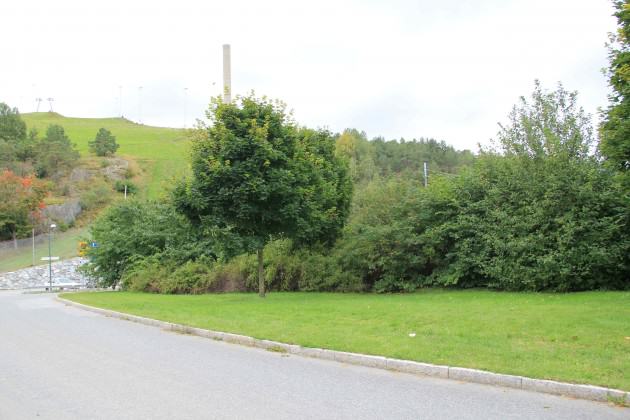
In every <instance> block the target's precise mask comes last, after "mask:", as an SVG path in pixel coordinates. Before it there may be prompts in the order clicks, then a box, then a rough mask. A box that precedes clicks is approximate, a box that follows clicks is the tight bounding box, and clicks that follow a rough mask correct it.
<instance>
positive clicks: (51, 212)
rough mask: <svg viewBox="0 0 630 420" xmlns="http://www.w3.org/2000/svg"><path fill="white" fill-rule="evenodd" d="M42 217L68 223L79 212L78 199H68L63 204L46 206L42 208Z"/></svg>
mask: <svg viewBox="0 0 630 420" xmlns="http://www.w3.org/2000/svg"><path fill="white" fill-rule="evenodd" d="M43 213H44V217H45V218H47V219H50V220H55V221H58V222H63V223H65V224H67V225H68V224H70V223H72V222H74V220H75V219H76V218H77V216H78V215H79V214H80V213H81V205H80V204H79V200H78V199H76V198H75V199H72V200H68V201H66V202H65V203H63V204H53V205H50V206H46V208H45V209H44V210H43Z"/></svg>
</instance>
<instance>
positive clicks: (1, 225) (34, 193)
mask: <svg viewBox="0 0 630 420" xmlns="http://www.w3.org/2000/svg"><path fill="white" fill-rule="evenodd" d="M47 192H48V186H47V184H46V183H45V182H43V181H41V180H39V179H37V178H35V177H34V176H26V177H20V176H18V175H16V174H14V173H13V172H11V171H9V170H4V171H2V172H1V173H0V240H4V239H10V238H12V239H14V240H15V239H16V238H17V237H18V236H21V235H23V234H24V233H26V232H28V230H29V229H30V228H31V227H32V226H33V224H34V223H35V222H36V221H37V220H38V219H39V218H40V217H41V210H42V209H43V208H44V203H43V201H42V200H43V199H44V197H45V196H46V194H47Z"/></svg>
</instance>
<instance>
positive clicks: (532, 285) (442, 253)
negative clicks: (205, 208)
mask: <svg viewBox="0 0 630 420" xmlns="http://www.w3.org/2000/svg"><path fill="white" fill-rule="evenodd" d="M362 136H363V135H362V134H359V133H357V132H355V131H347V132H345V133H344V134H343V135H342V136H341V137H340V138H339V140H338V142H337V153H338V154H340V155H345V156H346V158H348V159H349V160H350V163H351V165H350V168H351V171H353V172H352V173H353V177H354V180H355V183H356V188H355V194H354V197H353V202H352V208H351V212H350V218H349V221H348V223H347V224H346V226H345V227H344V229H343V235H342V236H341V237H340V238H339V239H338V240H337V241H336V243H335V244H334V246H333V247H332V248H330V249H324V248H319V247H318V246H317V245H313V244H309V245H308V246H305V245H304V244H302V245H301V247H298V244H296V243H291V242H290V241H288V240H286V239H279V238H278V237H276V238H275V240H274V241H271V242H269V243H268V245H267V246H266V247H265V251H264V253H265V255H266V256H267V258H266V261H265V267H264V269H265V279H264V280H265V285H266V287H267V288H268V289H269V290H291V291H292V290H304V291H376V292H407V291H413V290H416V289H417V288H420V287H431V286H439V287H458V288H471V287H486V288H492V289H498V290H522V291H542V290H545V291H577V290H592V289H630V196H629V194H628V192H627V189H624V188H623V187H622V186H621V184H620V183H619V182H618V180H617V178H616V177H615V176H614V174H613V173H611V172H610V171H609V170H608V169H606V168H605V167H604V166H603V165H602V164H601V162H600V161H599V158H598V156H597V155H596V154H595V153H594V147H593V146H594V137H593V131H592V128H591V124H590V118H589V117H588V116H587V115H586V114H585V113H584V111H583V110H582V109H581V108H578V107H577V102H576V94H575V93H574V92H568V91H566V90H565V89H564V88H563V87H562V85H559V86H558V88H557V90H556V91H554V92H546V91H544V90H543V89H542V87H541V86H540V84H539V83H536V86H535V89H534V92H533V95H532V97H531V100H530V99H525V98H521V101H520V102H519V104H518V105H517V106H515V107H514V109H513V110H512V112H511V113H510V115H509V121H508V123H507V124H506V125H502V126H501V131H500V132H499V134H498V138H497V142H496V147H495V149H493V150H491V151H482V152H481V153H480V155H479V156H477V157H475V159H474V163H473V164H472V165H470V166H468V167H464V168H463V169H461V168H460V171H459V172H458V173H457V174H453V173H450V172H449V171H450V170H452V168H457V167H461V166H462V165H464V164H465V162H466V161H467V155H466V154H465V153H464V154H458V153H456V152H454V151H453V150H452V149H449V148H448V147H444V145H443V144H440V143H437V142H435V141H431V140H429V141H421V142H414V143H409V144H408V145H407V144H400V145H399V146H400V149H397V148H398V146H396V144H394V143H389V142H388V143H378V142H376V143H374V144H370V145H368V144H367V141H366V140H365V139H364V138H363V137H364V136H363V137H362ZM390 152H391V153H390ZM427 153H428V157H427V158H426V159H427V160H430V161H439V162H442V164H444V165H447V166H444V167H443V168H442V170H438V171H434V172H433V173H434V176H432V177H431V178H430V182H429V187H428V188H424V187H423V183H422V179H421V178H420V177H419V176H418V173H417V169H418V168H419V167H418V165H417V164H414V163H410V162H407V163H404V162H402V163H400V164H398V163H396V160H397V159H398V158H396V157H395V156H399V158H400V159H403V158H405V157H410V156H422V157H423V158H424V156H425V154H427ZM436 153H437V155H436ZM436 156H437V157H436ZM416 160H417V159H416ZM448 165H451V166H452V167H451V166H448ZM438 168H439V167H438ZM436 172H441V175H440V174H437V173H436ZM166 220H168V223H167V224H168V226H167V227H165V223H166V222H165V221H166ZM93 234H95V237H99V236H100V237H101V238H103V240H107V241H108V248H105V249H101V250H100V251H98V248H97V251H96V258H95V264H94V266H95V267H98V274H99V275H102V277H103V278H104V279H106V281H109V282H110V283H112V282H115V281H116V280H117V279H118V278H120V276H121V275H124V284H125V286H126V287H128V288H130V289H132V290H144V291H154V292H163V293H200V292H204V291H223V290H254V289H255V288H256V277H257V269H256V268H257V260H256V258H255V256H254V255H250V254H245V253H243V250H244V249H247V248H246V247H245V246H244V244H243V242H242V240H241V239H239V238H238V237H237V236H235V235H234V234H233V232H232V231H230V230H229V229H219V228H217V227H213V226H212V224H211V223H210V221H209V220H208V219H205V220H204V219H200V220H199V224H198V226H196V228H194V229H193V228H192V227H191V226H190V225H189V223H188V222H187V221H186V220H184V219H183V217H182V216H181V215H179V214H177V212H176V211H175V210H174V209H173V208H172V207H171V206H170V205H168V204H152V205H146V204H145V205H141V204H138V203H136V204H126V205H122V206H119V207H117V208H115V209H113V210H111V211H110V212H108V213H107V215H106V216H105V217H104V218H102V219H101V220H100V221H99V222H98V223H97V224H96V225H95V228H94V229H93ZM182 238H186V239H182ZM239 254H240V255H239ZM234 255H238V256H236V257H234ZM99 258H100V259H99ZM186 261H192V262H188V263H186ZM184 263H186V264H184ZM101 270H102V271H101Z"/></svg>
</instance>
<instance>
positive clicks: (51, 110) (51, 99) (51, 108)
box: [47, 98, 55, 112]
mask: <svg viewBox="0 0 630 420" xmlns="http://www.w3.org/2000/svg"><path fill="white" fill-rule="evenodd" d="M47 101H48V103H49V104H50V110H49V111H48V112H53V102H54V101H55V98H48V99H47Z"/></svg>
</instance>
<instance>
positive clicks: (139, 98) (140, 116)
mask: <svg viewBox="0 0 630 420" xmlns="http://www.w3.org/2000/svg"><path fill="white" fill-rule="evenodd" d="M138 123H140V124H142V86H138Z"/></svg>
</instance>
